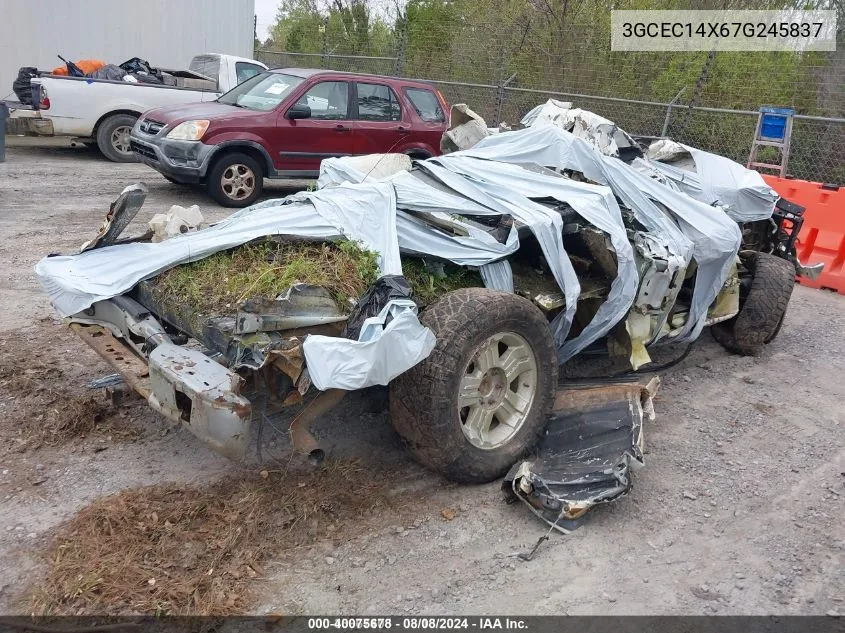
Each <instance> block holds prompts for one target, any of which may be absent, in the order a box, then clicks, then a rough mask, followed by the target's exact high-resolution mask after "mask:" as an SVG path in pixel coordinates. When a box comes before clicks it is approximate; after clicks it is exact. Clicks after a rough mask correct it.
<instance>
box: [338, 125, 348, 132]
mask: <svg viewBox="0 0 845 633" xmlns="http://www.w3.org/2000/svg"><path fill="white" fill-rule="evenodd" d="M334 131H335V132H351V131H352V128H351V127H346V126H345V125H336V126H335V128H334Z"/></svg>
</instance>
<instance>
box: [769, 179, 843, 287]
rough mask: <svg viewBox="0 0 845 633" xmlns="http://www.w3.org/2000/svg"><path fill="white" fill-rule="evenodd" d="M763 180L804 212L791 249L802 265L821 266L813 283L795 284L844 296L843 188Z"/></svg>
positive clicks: (802, 278)
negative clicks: (798, 231)
mask: <svg viewBox="0 0 845 633" xmlns="http://www.w3.org/2000/svg"><path fill="white" fill-rule="evenodd" d="M763 179H764V180H765V181H766V183H767V184H768V185H769V186H770V187H771V188H772V189H774V190H775V191H777V192H778V193H779V194H780V195H781V197H783V198H786V199H787V200H790V201H792V202H794V203H796V204H800V205H801V206H802V207H806V209H807V210H806V211H804V224H803V226H802V227H801V232H800V233H799V234H798V243H797V244H796V247H795V250H796V252H797V253H798V259H800V260H801V263H802V264H805V265H808V264H818V263H822V264H824V271H822V274H821V275H820V276H819V278H818V279H816V280H815V281H810V280H809V279H807V278H805V277H798V281H799V282H800V283H801V284H802V285H804V286H809V287H810V288H827V289H828V290H835V291H836V292H838V293H839V294H841V295H845V271H843V270H842V265H843V263H845V187H836V186H835V185H833V186H832V185H823V184H822V183H820V182H807V181H806V180H791V179H788V178H778V177H777V176H769V175H764V176H763Z"/></svg>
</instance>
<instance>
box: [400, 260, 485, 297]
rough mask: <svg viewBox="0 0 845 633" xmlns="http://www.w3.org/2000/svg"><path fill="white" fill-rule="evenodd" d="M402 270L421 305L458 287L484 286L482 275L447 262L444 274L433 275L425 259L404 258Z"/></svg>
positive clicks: (444, 266)
mask: <svg viewBox="0 0 845 633" xmlns="http://www.w3.org/2000/svg"><path fill="white" fill-rule="evenodd" d="M402 272H403V273H404V275H405V279H407V280H408V283H409V284H410V285H411V288H412V289H413V291H414V301H416V302H417V303H419V304H420V305H427V304H429V303H431V302H432V301H434V300H435V299H437V298H438V297H441V296H442V295H444V294H446V293H447V292H451V291H453V290H457V289H458V288H480V287H483V286H484V282H483V281H482V280H481V275H480V274H479V273H478V272H476V271H474V270H469V269H468V268H464V267H463V266H457V265H455V264H449V263H445V264H444V265H443V272H444V275H442V276H438V275H433V274H432V273H431V272H430V271H429V270H427V269H426V267H425V264H424V263H423V260H421V259H417V258H410V257H408V258H403V260H402Z"/></svg>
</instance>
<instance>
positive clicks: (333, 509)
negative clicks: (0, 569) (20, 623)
mask: <svg viewBox="0 0 845 633" xmlns="http://www.w3.org/2000/svg"><path fill="white" fill-rule="evenodd" d="M263 474H265V475H268V476H267V477H266V478H265V477H260V476H258V475H255V476H249V477H247V478H241V479H232V480H227V481H223V482H220V483H217V484H215V485H212V486H209V487H207V488H200V489H197V488H191V487H187V486H173V485H170V486H151V487H147V488H141V489H138V490H132V491H128V492H123V493H120V494H118V495H115V496H112V497H108V498H105V499H102V500H99V501H97V502H95V503H93V504H92V505H90V506H89V507H87V508H85V509H84V510H82V511H81V512H80V513H79V514H77V515H76V517H74V518H73V519H72V520H71V521H69V522H68V523H67V524H65V525H64V526H63V527H61V528H60V529H59V532H58V533H57V534H56V536H55V537H54V538H53V541H52V544H51V546H50V548H49V554H48V560H47V564H48V567H49V569H48V572H47V575H46V577H45V578H44V580H43V582H42V583H41V584H40V585H39V586H38V587H37V588H36V590H35V592H34V594H33V599H32V610H33V611H34V612H35V613H36V614H42V615H43V614H77V615H82V614H85V615H89V614H98V615H99V614H138V613H142V614H151V613H155V614H203V615H226V614H235V613H244V612H245V611H246V610H247V608H248V607H249V605H250V603H251V587H250V584H251V581H253V580H254V579H258V578H261V577H262V575H263V571H262V563H264V562H265V561H266V560H268V559H269V558H270V557H273V558H276V559H278V558H279V557H282V556H283V555H284V554H285V552H286V551H288V550H290V549H291V548H296V547H300V546H305V545H308V544H310V543H313V542H314V541H315V540H317V539H320V538H326V537H332V538H334V539H337V540H344V539H346V538H350V537H351V536H355V535H357V534H359V533H360V531H361V519H362V517H363V518H364V519H366V517H368V516H373V515H374V514H375V512H376V511H378V510H380V509H385V508H389V509H390V511H391V513H392V516H393V517H394V518H395V515H396V514H397V513H400V512H401V510H402V507H401V505H400V504H398V502H397V501H396V500H395V499H391V497H390V496H389V488H388V484H387V483H386V482H389V481H390V478H389V477H387V476H386V475H385V473H378V472H373V471H372V470H369V469H364V468H362V467H361V466H359V465H357V464H355V463H350V462H332V463H330V464H329V465H328V466H326V467H325V468H324V469H322V470H320V471H316V472H314V471H308V472H306V473H301V474H298V475H293V474H287V475H283V474H280V473H267V472H266V471H265V472H264V473H263ZM350 521H352V523H351V524H350V523H349V522H350Z"/></svg>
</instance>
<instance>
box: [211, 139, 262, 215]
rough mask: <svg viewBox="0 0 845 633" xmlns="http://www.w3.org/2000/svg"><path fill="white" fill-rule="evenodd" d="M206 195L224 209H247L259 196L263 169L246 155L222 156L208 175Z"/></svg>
mask: <svg viewBox="0 0 845 633" xmlns="http://www.w3.org/2000/svg"><path fill="white" fill-rule="evenodd" d="M206 186H207V187H208V193H209V194H210V195H211V197H212V198H214V199H215V200H216V201H217V202H218V203H219V204H222V205H223V206H224V207H248V206H249V205H251V204H252V203H253V202H255V200H256V198H258V196H259V195H261V189H262V188H263V187H264V169H263V168H262V167H261V164H260V163H259V162H258V161H257V160H255V159H254V158H252V157H251V156H247V155H246V154H241V153H237V152H235V153H231V154H225V155H224V156H222V157H221V158H220V159H219V160H218V161H217V162H216V163H215V164H214V167H213V168H212V169H211V172H210V173H209V175H208V182H207V185H206Z"/></svg>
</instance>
